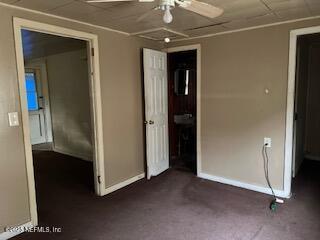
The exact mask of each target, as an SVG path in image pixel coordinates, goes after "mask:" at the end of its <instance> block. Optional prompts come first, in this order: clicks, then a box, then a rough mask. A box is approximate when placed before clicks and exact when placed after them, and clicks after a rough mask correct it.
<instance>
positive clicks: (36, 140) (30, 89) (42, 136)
mask: <svg viewBox="0 0 320 240" xmlns="http://www.w3.org/2000/svg"><path fill="white" fill-rule="evenodd" d="M25 78H26V90H27V100H28V111H29V125H30V138H31V144H32V145H34V144H40V143H45V142H47V141H46V139H47V134H46V129H47V128H46V125H45V114H44V107H45V104H44V103H43V102H44V98H43V96H42V86H41V79H40V72H39V71H37V70H36V69H26V74H25Z"/></svg>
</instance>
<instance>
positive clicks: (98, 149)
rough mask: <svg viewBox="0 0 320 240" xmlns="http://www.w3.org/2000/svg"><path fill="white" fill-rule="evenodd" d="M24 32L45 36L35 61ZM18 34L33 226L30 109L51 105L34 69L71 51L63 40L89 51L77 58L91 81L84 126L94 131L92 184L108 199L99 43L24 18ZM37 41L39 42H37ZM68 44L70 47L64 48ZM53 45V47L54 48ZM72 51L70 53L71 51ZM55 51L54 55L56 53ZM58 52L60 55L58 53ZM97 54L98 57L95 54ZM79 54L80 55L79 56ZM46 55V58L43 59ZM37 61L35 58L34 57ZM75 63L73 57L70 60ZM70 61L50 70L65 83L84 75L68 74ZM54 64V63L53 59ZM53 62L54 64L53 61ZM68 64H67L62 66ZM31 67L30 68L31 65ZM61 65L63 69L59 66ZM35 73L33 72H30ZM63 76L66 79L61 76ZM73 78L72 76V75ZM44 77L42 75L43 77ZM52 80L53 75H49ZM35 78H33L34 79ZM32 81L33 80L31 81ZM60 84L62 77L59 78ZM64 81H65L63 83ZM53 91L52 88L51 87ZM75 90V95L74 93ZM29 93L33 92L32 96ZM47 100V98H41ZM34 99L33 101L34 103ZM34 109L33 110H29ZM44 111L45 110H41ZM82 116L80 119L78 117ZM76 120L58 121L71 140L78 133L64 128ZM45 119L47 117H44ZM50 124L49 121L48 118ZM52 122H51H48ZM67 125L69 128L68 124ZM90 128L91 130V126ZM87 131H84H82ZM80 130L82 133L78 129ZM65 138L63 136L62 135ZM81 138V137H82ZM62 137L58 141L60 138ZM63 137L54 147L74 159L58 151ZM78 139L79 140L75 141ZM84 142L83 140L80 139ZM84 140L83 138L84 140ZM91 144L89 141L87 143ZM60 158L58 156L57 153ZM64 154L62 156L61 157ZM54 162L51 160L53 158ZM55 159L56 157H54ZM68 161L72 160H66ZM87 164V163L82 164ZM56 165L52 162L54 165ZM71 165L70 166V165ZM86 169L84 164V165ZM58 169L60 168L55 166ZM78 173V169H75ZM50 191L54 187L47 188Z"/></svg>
mask: <svg viewBox="0 0 320 240" xmlns="http://www.w3.org/2000/svg"><path fill="white" fill-rule="evenodd" d="M24 31H28V32H29V33H28V34H30V36H31V37H30V36H29V37H30V38H29V40H31V41H33V40H34V36H33V35H39V34H40V35H42V37H44V38H40V41H38V42H36V45H41V44H43V43H45V45H43V46H42V47H43V48H42V50H40V51H33V50H32V51H31V52H30V53H31V54H35V56H36V57H35V59H36V60H35V59H31V58H30V59H28V61H27V59H26V56H27V54H28V50H29V49H28V47H26V44H25V43H24V40H25V39H24V38H23V33H24ZM14 33H15V45H16V58H17V68H18V79H19V93H20V102H21V113H22V125H23V134H24V143H25V155H26V167H27V176H28V189H29V200H30V201H29V204H30V214H31V221H32V225H33V226H37V225H38V212H37V200H36V189H35V179H34V167H33V166H34V165H35V161H36V159H34V158H33V155H32V144H31V134H30V130H31V124H30V122H31V121H30V114H29V111H28V110H29V109H28V107H33V109H32V110H34V111H39V110H42V109H43V108H44V107H45V106H46V104H48V102H49V101H47V100H48V99H49V98H48V99H45V98H44V97H43V96H44V94H43V93H44V92H45V88H43V84H41V83H43V81H41V82H40V84H39V83H37V81H39V79H40V78H38V79H37V70H35V69H36V68H34V67H31V65H32V66H34V65H37V64H39V62H42V64H43V65H45V66H46V67H48V65H49V64H47V63H48V62H47V61H46V60H48V59H45V61H42V60H43V57H44V56H49V55H50V56H52V55H56V56H57V55H59V54H63V53H64V52H65V51H66V49H63V48H66V47H70V45H69V44H67V43H66V42H59V41H60V40H61V39H64V40H66V39H67V42H68V43H71V45H72V46H74V44H73V43H74V42H75V41H76V42H79V43H81V45H83V44H84V46H85V49H83V50H82V53H81V54H82V55H81V54H80V55H77V56H76V59H77V60H78V61H77V62H78V63H80V62H81V65H83V66H85V67H84V68H85V69H86V76H85V78H86V80H87V83H86V84H87V87H86V88H85V89H84V90H85V91H86V93H87V96H88V101H87V103H86V104H87V105H86V106H87V109H88V111H87V112H86V113H84V115H87V116H88V117H89V119H90V120H89V121H90V123H89V122H86V123H84V122H81V124H83V125H84V127H86V128H91V133H90V141H91V144H92V146H91V148H92V153H91V156H90V158H91V161H92V163H91V165H92V168H91V169H92V172H91V174H89V175H91V176H92V177H93V178H91V181H92V183H94V189H95V190H94V191H95V193H96V194H97V195H104V194H106V193H105V177H104V161H103V136H102V132H103V130H102V113H101V97H100V82H99V81H100V80H99V55H98V42H97V36H96V35H93V34H89V33H84V32H79V31H75V30H70V29H66V28H62V27H57V26H53V25H49V24H43V23H39V22H34V21H29V20H25V19H20V18H14ZM46 38H50V39H51V40H52V39H55V40H57V39H60V40H59V41H58V44H57V42H55V40H54V41H53V42H55V44H53V42H51V41H47V40H48V39H46ZM36 39H37V38H36ZM64 43H66V44H64ZM52 44H53V45H52ZM93 49H96V51H93ZM69 50H70V49H69ZM52 51H54V52H52ZM57 51H58V52H57ZM93 53H94V54H93ZM77 54H78V53H77ZM41 55H42V56H41ZM32 58H34V56H33V57H32ZM70 59H71V56H70ZM70 59H64V60H67V61H63V62H60V61H59V60H57V59H55V60H57V61H55V62H56V63H57V64H56V66H57V68H56V69H55V70H52V67H51V70H50V69H47V70H48V73H49V70H50V73H54V74H60V76H62V77H64V79H69V78H70V76H71V75H72V74H74V73H75V72H77V71H79V72H81V71H82V69H79V66H76V68H77V69H78V70H77V71H75V70H73V71H71V72H70V71H69V73H66V72H65V71H63V68H64V70H66V69H68V68H69V62H68V60H70ZM51 60H52V61H53V59H51ZM51 60H50V61H51ZM62 63H64V64H62ZM29 64H30V65H29ZM59 64H60V65H59ZM29 69H31V71H29ZM30 72H31V73H33V74H31V75H30V76H28V75H26V74H27V73H30ZM61 74H62V75H61ZM70 74H71V75H70ZM39 75H40V74H38V76H39ZM47 76H49V74H47ZM26 77H31V82H32V81H33V82H32V84H31V85H32V87H31V88H30V89H27V86H26V84H27V82H26V80H27V78H26ZM32 77H33V78H32ZM28 79H29V78H28ZM56 79H58V80H59V77H58V78H56ZM41 80H43V79H41ZM60 80H61V79H60ZM63 82H64V83H67V84H69V82H68V81H63ZM41 85H42V88H41V90H42V91H43V92H41V91H39V87H40V86H41ZM54 87H55V86H52V85H51V88H54ZM72 88H74V89H77V88H78V84H77V83H76V84H70V86H66V85H64V86H61V85H60V87H57V89H56V91H55V93H57V94H58V95H59V94H61V93H63V94H64V95H65V96H67V95H68V93H69V96H68V97H69V98H75V96H74V95H72V94H70V93H71V92H72ZM49 89H50V87H49ZM70 89H71V91H70ZM27 90H28V91H29V90H32V91H31V92H30V94H29V96H28V92H27ZM41 97H43V98H41ZM32 99H33V100H32ZM52 100H53V98H51V101H50V104H49V106H50V107H51V110H50V112H51V120H52V119H53V116H52V115H53V114H54V111H55V110H54V109H52V107H53V104H52ZM54 100H57V101H56V104H55V106H56V110H57V112H61V111H60V110H61V109H62V108H63V107H64V103H66V102H64V101H63V98H61V96H56V97H54ZM73 102H74V101H73ZM29 105H30V106H29ZM78 105H79V106H82V107H83V108H85V107H84V104H83V102H82V101H81V99H78ZM41 108H42V109H41ZM43 110H44V113H45V112H46V111H47V110H49V109H48V108H45V109H43ZM69 110H70V111H71V110H74V109H71V108H70V106H69ZM77 114H78V115H77ZM77 114H76V115H75V116H74V117H68V116H67V118H65V119H62V118H61V116H59V117H58V122H59V119H60V120H61V119H62V121H61V122H60V126H61V127H58V128H57V129H58V131H60V133H61V130H62V131H64V132H65V134H64V136H68V131H69V130H76V129H70V127H68V128H66V127H64V125H67V122H70V120H75V119H77V118H79V119H80V118H81V116H80V115H79V114H80V113H79V111H78V113H77ZM44 115H45V114H44ZM44 119H45V120H44V121H46V118H44ZM47 119H50V118H47ZM41 122H42V125H44V126H46V124H43V121H42V120H40V123H41ZM64 123H66V124H64ZM54 125H55V123H52V126H53V128H54ZM89 125H90V126H89ZM35 127H39V124H38V125H35ZM82 129H83V128H82ZM37 130H39V131H42V129H41V127H39V128H37ZM78 130H79V129H78ZM74 132H76V133H78V134H80V135H81V136H82V135H83V131H82V130H81V131H77V130H76V131H74ZM62 135H63V134H62ZM80 135H79V136H80ZM57 136H58V137H57ZM59 136H61V134H53V142H54V143H55V144H54V147H55V149H56V152H60V153H61V152H62V153H63V155H64V156H68V155H71V154H70V153H69V152H63V151H65V149H61V148H60V149H59V147H57V145H56V143H57V142H58V141H57V138H59ZM73 138H74V139H75V136H74V137H73ZM79 138H80V137H79ZM82 139H83V138H82ZM85 142H87V141H85ZM63 145H65V142H62V143H61V144H60V146H63ZM55 154H56V153H55ZM61 155H62V154H60V155H59V156H61ZM74 157H76V158H81V156H74ZM49 158H50V157H49ZM54 158H55V157H54ZM66 161H68V160H66ZM82 162H84V161H82ZM50 163H52V161H50ZM68 164H69V163H68ZM45 165H46V164H42V166H45ZM81 165H83V164H81ZM84 165H87V164H84ZM54 167H57V166H54ZM72 168H73V167H71V168H68V171H71V172H72ZM75 169H76V168H75ZM47 189H48V190H49V191H50V187H49V188H47Z"/></svg>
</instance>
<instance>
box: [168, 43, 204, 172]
mask: <svg viewBox="0 0 320 240" xmlns="http://www.w3.org/2000/svg"><path fill="white" fill-rule="evenodd" d="M189 50H196V51H197V116H196V120H197V121H196V122H197V176H198V177H200V175H201V172H202V168H201V45H200V44H193V45H187V46H179V47H172V48H166V49H164V51H165V52H167V53H173V52H182V51H189Z"/></svg>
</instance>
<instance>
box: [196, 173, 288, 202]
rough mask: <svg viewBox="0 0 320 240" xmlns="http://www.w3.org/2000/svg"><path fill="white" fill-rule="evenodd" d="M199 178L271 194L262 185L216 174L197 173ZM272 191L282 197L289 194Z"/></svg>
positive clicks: (281, 191) (269, 190) (286, 196)
mask: <svg viewBox="0 0 320 240" xmlns="http://www.w3.org/2000/svg"><path fill="white" fill-rule="evenodd" d="M198 176H199V177H200V178H204V179H207V180H211V181H215V182H219V183H223V184H228V185H232V186H235V187H240V188H245V189H248V190H252V191H256V192H261V193H265V194H269V195H272V192H271V189H269V188H266V187H262V186H257V185H252V184H249V183H244V182H240V181H236V180H231V179H227V178H223V177H218V176H213V175H210V174H207V173H203V172H202V173H199V175H198ZM274 193H275V195H276V196H277V197H282V198H290V195H289V196H288V195H287V194H286V193H285V192H284V191H283V190H274Z"/></svg>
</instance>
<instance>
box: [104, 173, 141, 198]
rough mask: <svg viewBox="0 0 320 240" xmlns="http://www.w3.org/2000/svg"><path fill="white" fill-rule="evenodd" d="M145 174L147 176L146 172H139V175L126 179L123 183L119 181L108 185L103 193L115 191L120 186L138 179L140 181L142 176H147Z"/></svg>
mask: <svg viewBox="0 0 320 240" xmlns="http://www.w3.org/2000/svg"><path fill="white" fill-rule="evenodd" d="M145 176H146V174H145V173H142V174H139V175H137V176H135V177H132V178H129V179H127V180H125V181H123V182H121V183H117V184H116V185H113V186H111V187H108V188H106V189H105V190H104V191H103V195H106V194H108V193H112V192H114V191H116V190H118V189H120V188H123V187H125V186H128V185H129V184H131V183H134V182H136V181H138V180H140V179H142V178H145Z"/></svg>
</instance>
